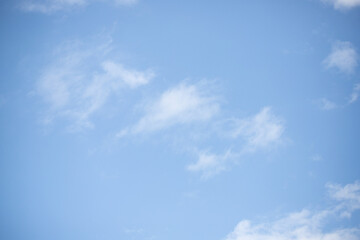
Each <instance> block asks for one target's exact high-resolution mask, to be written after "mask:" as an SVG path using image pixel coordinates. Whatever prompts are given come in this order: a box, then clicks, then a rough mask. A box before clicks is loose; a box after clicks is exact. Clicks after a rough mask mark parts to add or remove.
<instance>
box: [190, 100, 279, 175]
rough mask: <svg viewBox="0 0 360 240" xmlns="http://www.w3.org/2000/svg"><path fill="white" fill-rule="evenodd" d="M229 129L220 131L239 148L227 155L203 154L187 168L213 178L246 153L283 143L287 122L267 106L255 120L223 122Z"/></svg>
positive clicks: (253, 117) (256, 115) (253, 118)
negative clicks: (233, 160)
mask: <svg viewBox="0 0 360 240" xmlns="http://www.w3.org/2000/svg"><path fill="white" fill-rule="evenodd" d="M222 125H226V126H223V127H224V128H226V129H227V130H226V131H224V130H221V131H222V132H223V134H224V135H226V136H227V137H229V138H230V139H231V140H232V141H234V142H236V145H238V146H237V147H236V148H234V150H231V148H230V147H229V149H228V150H227V151H226V152H225V153H224V154H220V155H219V154H212V153H209V152H207V151H206V152H200V153H199V154H198V159H197V162H196V163H193V164H190V165H189V166H188V167H187V169H188V170H189V171H192V172H200V173H201V175H202V178H203V179H207V178H209V177H212V176H214V175H216V174H218V173H220V172H222V171H224V170H226V169H227V168H228V167H229V165H230V163H231V160H232V159H235V158H241V157H243V156H245V154H249V153H254V152H255V151H257V150H260V149H267V148H269V147H271V146H274V145H277V144H279V143H281V142H282V141H283V133H284V131H285V124H284V120H282V119H281V118H279V117H278V116H276V115H275V114H274V113H273V112H272V110H271V108H270V107H264V108H263V109H261V110H260V112H258V113H257V114H255V115H254V116H252V117H248V118H243V119H237V118H233V119H230V120H227V121H225V122H223V123H222Z"/></svg>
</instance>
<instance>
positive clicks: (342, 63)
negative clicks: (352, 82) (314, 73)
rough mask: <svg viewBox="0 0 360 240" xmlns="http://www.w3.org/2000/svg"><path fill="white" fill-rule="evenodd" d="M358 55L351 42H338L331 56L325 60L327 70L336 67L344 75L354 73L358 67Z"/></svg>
mask: <svg viewBox="0 0 360 240" xmlns="http://www.w3.org/2000/svg"><path fill="white" fill-rule="evenodd" d="M357 58H358V56H357V53H356V50H355V48H354V47H353V46H352V44H351V43H350V42H341V41H338V42H336V43H335V44H334V45H333V47H332V51H331V53H330V55H329V56H328V57H327V58H326V59H325V60H324V62H323V63H324V64H325V66H326V67H327V68H333V67H336V68H338V69H339V70H340V71H342V72H344V73H352V72H353V71H354V69H355V67H356V66H357Z"/></svg>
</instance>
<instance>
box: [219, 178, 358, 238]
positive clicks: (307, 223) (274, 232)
mask: <svg viewBox="0 0 360 240" xmlns="http://www.w3.org/2000/svg"><path fill="white" fill-rule="evenodd" d="M328 187H329V188H330V190H331V191H332V192H331V197H332V198H334V199H335V200H338V202H337V203H336V204H334V205H333V206H331V207H329V208H325V209H323V210H320V211H311V210H306V209H304V210H302V211H300V212H295V213H291V214H289V215H287V216H285V217H283V218H280V219H278V220H275V221H269V222H266V223H259V224H252V223H251V222H250V221H249V220H243V221H240V222H239V223H238V224H237V226H236V227H235V229H234V231H233V232H231V233H230V234H229V235H228V236H227V237H226V238H225V240H289V239H291V240H344V239H346V240H359V239H360V229H359V228H341V227H337V228H335V229H332V230H330V229H329V228H328V227H327V226H326V223H329V222H331V220H333V219H339V218H341V217H342V216H343V210H344V209H346V210H347V211H349V212H350V213H351V212H352V211H355V210H358V209H359V202H360V201H359V199H360V192H359V189H360V185H359V182H355V183H354V184H348V185H346V186H345V187H341V186H340V185H328ZM349 202H352V203H351V204H350V205H351V206H355V207H353V208H349V207H348V206H349Z"/></svg>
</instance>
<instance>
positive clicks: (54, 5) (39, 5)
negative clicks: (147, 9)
mask: <svg viewBox="0 0 360 240" xmlns="http://www.w3.org/2000/svg"><path fill="white" fill-rule="evenodd" d="M95 1H97V0H27V1H24V2H22V4H21V6H20V7H21V9H22V10H23V11H26V12H40V13H45V14H51V13H54V12H57V11H61V10H69V9H73V8H76V7H83V6H86V5H88V4H90V3H92V2H95ZM108 2H113V3H114V4H115V5H124V6H130V5H134V4H136V3H137V2H138V1H137V0H109V1H108Z"/></svg>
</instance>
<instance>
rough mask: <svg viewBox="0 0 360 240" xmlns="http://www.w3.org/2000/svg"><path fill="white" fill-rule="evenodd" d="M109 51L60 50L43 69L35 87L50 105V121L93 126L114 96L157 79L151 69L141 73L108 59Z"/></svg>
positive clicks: (92, 48)
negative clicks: (96, 115) (57, 119)
mask: <svg viewBox="0 0 360 240" xmlns="http://www.w3.org/2000/svg"><path fill="white" fill-rule="evenodd" d="M70 45H71V44H70ZM75 45H77V44H75ZM108 50H109V46H108V45H101V46H100V47H94V46H93V47H91V48H89V49H79V48H78V47H76V46H75V47H74V46H70V47H69V46H67V47H65V48H62V49H59V52H62V53H60V56H56V60H55V61H54V62H53V63H52V64H50V65H48V66H47V67H46V68H45V69H44V70H43V72H42V75H41V77H40V79H39V80H38V82H37V87H36V92H37V93H38V94H39V95H40V96H42V97H43V98H44V100H45V101H47V102H48V103H49V104H50V111H49V115H48V116H47V117H46V118H47V121H49V120H51V119H52V118H54V117H59V116H62V117H67V118H70V119H72V120H73V121H75V123H74V124H73V126H72V127H74V128H84V127H92V123H91V121H90V116H91V115H92V114H93V113H95V112H96V111H98V110H99V109H100V108H101V107H102V106H103V105H104V104H105V103H106V102H107V100H108V98H109V97H110V96H111V95H112V94H115V93H117V92H118V91H119V90H120V89H122V88H126V87H128V88H136V87H139V86H141V85H144V84H147V83H148V82H149V81H150V79H152V78H153V77H154V74H153V72H152V71H151V70H146V71H143V72H141V71H137V70H133V69H129V68H125V67H124V66H123V65H122V64H119V63H116V62H114V61H112V60H109V59H108V57H107V56H106V52H107V51H108ZM94 69H95V70H94ZM96 70H98V71H96Z"/></svg>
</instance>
